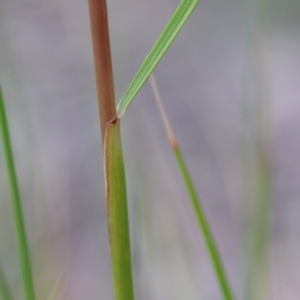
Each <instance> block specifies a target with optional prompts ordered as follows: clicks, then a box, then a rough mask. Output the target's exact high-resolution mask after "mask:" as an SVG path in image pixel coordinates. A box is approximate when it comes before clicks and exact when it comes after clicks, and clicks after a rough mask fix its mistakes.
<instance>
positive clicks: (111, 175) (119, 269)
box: [104, 119, 134, 300]
mask: <svg viewBox="0 0 300 300" xmlns="http://www.w3.org/2000/svg"><path fill="white" fill-rule="evenodd" d="M104 168H105V186H106V200H107V214H108V229H109V239H110V249H111V260H112V269H113V278H114V291H115V300H133V299H134V292H133V280H132V272H131V256H130V238H129V224H128V212H127V197H126V180H125V170H124V161H123V153H122V146H121V136H120V121H119V119H116V120H114V121H113V122H110V123H108V124H107V126H106V131H105V140H104Z"/></svg>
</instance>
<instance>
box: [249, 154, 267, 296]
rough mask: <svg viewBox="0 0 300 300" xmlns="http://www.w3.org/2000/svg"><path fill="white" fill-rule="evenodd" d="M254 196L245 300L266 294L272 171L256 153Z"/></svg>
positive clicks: (263, 157)
mask: <svg viewBox="0 0 300 300" xmlns="http://www.w3.org/2000/svg"><path fill="white" fill-rule="evenodd" d="M255 174H256V176H255V181H256V182H255V185H256V186H255V189H256V191H255V193H256V195H255V199H254V202H253V208H252V216H251V228H250V229H251V232H250V241H249V242H250V245H249V262H248V268H247V269H248V273H247V286H246V299H247V300H261V299H266V298H268V297H269V293H268V288H267V284H266V283H267V280H266V278H268V272H269V254H270V246H269V244H270V239H271V228H272V222H271V221H272V204H273V202H272V170H271V165H270V163H269V161H268V160H267V159H266V156H265V155H259V157H258V158H257V166H256V172H255Z"/></svg>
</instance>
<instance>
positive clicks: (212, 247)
mask: <svg viewBox="0 0 300 300" xmlns="http://www.w3.org/2000/svg"><path fill="white" fill-rule="evenodd" d="M150 83H151V86H152V90H153V94H154V98H155V100H156V103H157V105H158V108H159V111H160V114H161V117H162V119H163V122H164V125H165V129H166V132H167V135H168V138H169V141H170V144H171V146H172V149H173V152H174V155H175V157H176V161H177V163H178V166H179V169H180V172H181V175H182V177H183V180H184V183H185V185H186V188H187V190H188V193H189V196H190V200H191V204H192V207H193V209H194V213H195V216H196V218H197V221H198V224H199V228H200V230H201V231H202V234H203V237H204V241H205V244H206V247H207V250H208V253H209V255H210V258H211V261H212V264H213V267H214V271H215V275H216V277H217V279H218V282H219V285H220V289H221V291H222V294H223V298H224V299H225V300H233V299H234V296H233V293H232V291H231V288H230V284H229V280H228V278H227V275H226V272H225V270H224V267H223V263H222V259H221V256H220V254H219V251H218V248H217V245H216V243H215V241H214V238H213V234H212V231H211V229H210V226H209V223H208V220H207V219H206V216H205V213H204V210H203V208H202V206H201V203H200V199H199V197H198V194H197V191H196V188H195V186H194V183H193V180H192V178H191V175H190V173H189V171H188V168H187V166H186V164H185V161H184V159H183V155H182V153H181V151H180V148H179V146H178V143H177V140H176V138H175V135H174V133H173V130H172V127H171V124H170V122H169V119H168V117H167V114H166V112H165V109H164V106H163V104H162V101H161V97H160V94H159V90H158V87H157V84H156V81H155V78H154V75H151V76H150Z"/></svg>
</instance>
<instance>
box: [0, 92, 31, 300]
mask: <svg viewBox="0 0 300 300" xmlns="http://www.w3.org/2000/svg"><path fill="white" fill-rule="evenodd" d="M0 128H1V133H2V139H3V146H4V155H5V160H6V165H7V173H8V178H9V183H10V190H11V201H12V206H13V212H14V220H15V227H16V233H17V240H18V247H19V255H20V262H21V268H22V277H23V284H24V292H25V298H26V300H35V295H34V288H33V280H32V272H31V264H30V257H29V248H28V242H27V236H26V230H25V222H24V217H23V208H22V202H21V196H20V191H19V185H18V180H17V173H16V168H15V163H14V156H13V150H12V145H11V139H10V133H9V128H8V121H7V117H6V111H5V105H4V100H3V95H2V90H1V87H0Z"/></svg>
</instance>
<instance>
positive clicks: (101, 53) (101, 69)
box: [89, 0, 116, 143]
mask: <svg viewBox="0 0 300 300" xmlns="http://www.w3.org/2000/svg"><path fill="white" fill-rule="evenodd" d="M89 8H90V18H91V30H92V39H93V48H94V59H95V72H96V84H97V92H98V103H99V115H100V124H101V136H102V143H103V142H104V134H105V127H106V124H107V123H108V122H110V121H111V120H112V119H114V118H115V117H116V104H115V92H114V80H113V71H112V61H111V51H110V41H109V31H108V18H107V5H106V0H89Z"/></svg>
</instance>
